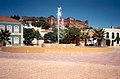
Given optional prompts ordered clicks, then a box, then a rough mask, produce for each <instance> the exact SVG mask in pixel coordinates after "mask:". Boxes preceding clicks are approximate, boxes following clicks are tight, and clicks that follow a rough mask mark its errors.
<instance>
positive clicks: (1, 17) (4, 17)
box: [0, 16, 21, 23]
mask: <svg viewBox="0 0 120 79" xmlns="http://www.w3.org/2000/svg"><path fill="white" fill-rule="evenodd" d="M0 22H14V23H21V22H20V21H19V20H16V19H13V18H10V17H9V16H0Z"/></svg>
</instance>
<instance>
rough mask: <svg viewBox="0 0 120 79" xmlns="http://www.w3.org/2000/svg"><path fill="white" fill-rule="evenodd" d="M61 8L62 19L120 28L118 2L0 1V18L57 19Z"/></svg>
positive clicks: (113, 0)
mask: <svg viewBox="0 0 120 79" xmlns="http://www.w3.org/2000/svg"><path fill="white" fill-rule="evenodd" d="M58 6H61V7H62V16H63V17H64V18H67V17H74V18H75V19H77V20H81V21H85V20H88V22H89V26H92V27H103V28H109V27H111V26H113V27H117V26H120V0H0V16H11V15H14V14H16V15H19V16H36V17H41V16H43V17H49V16H50V15H54V16H55V17H57V7H58Z"/></svg>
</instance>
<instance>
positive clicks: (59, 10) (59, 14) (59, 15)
mask: <svg viewBox="0 0 120 79" xmlns="http://www.w3.org/2000/svg"><path fill="white" fill-rule="evenodd" d="M57 9H58V11H57V22H58V35H57V36H58V44H59V43H60V37H59V36H60V19H61V16H62V8H61V7H58V8H57Z"/></svg>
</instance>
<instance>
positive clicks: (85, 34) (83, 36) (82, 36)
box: [80, 32, 90, 46]
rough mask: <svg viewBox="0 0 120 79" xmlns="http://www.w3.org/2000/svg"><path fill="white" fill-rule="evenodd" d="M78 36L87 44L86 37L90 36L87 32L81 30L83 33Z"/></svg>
mask: <svg viewBox="0 0 120 79" xmlns="http://www.w3.org/2000/svg"><path fill="white" fill-rule="evenodd" d="M80 37H81V39H82V40H83V41H85V46H86V45H87V39H89V38H90V36H89V33H85V32H83V33H81V35H80Z"/></svg>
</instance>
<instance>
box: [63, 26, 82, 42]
mask: <svg viewBox="0 0 120 79" xmlns="http://www.w3.org/2000/svg"><path fill="white" fill-rule="evenodd" d="M79 36H80V29H79V28H77V27H75V26H74V27H68V28H67V29H65V35H64V39H63V40H62V43H65V44H70V43H75V40H76V38H78V37H79Z"/></svg>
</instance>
